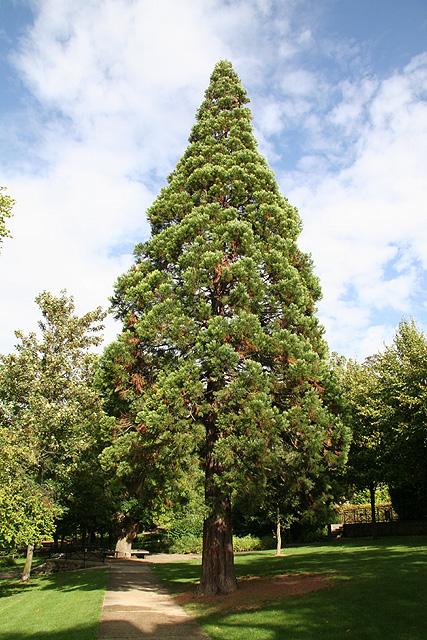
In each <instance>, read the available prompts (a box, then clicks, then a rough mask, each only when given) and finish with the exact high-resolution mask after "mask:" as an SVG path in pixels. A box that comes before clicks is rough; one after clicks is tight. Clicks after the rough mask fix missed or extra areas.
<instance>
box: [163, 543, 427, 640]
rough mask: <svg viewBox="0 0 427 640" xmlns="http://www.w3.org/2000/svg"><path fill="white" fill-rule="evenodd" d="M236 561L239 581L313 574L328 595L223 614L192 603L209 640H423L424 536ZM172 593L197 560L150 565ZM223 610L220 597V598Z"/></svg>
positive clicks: (426, 631)
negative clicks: (325, 580)
mask: <svg viewBox="0 0 427 640" xmlns="http://www.w3.org/2000/svg"><path fill="white" fill-rule="evenodd" d="M273 553H274V552H271V551H261V552H256V553H250V554H242V555H237V556H236V559H235V564H236V573H237V576H238V577H245V576H268V575H278V574H295V573H311V574H313V573H315V574H322V575H326V576H329V577H330V578H332V586H331V587H330V588H329V589H326V590H322V591H317V592H312V593H309V594H306V595H299V596H292V597H288V598H280V597H279V598H276V599H275V600H272V601H269V602H262V603H260V605H259V606H258V607H255V608H252V609H250V610H246V609H245V608H244V607H243V608H239V609H234V610H233V609H228V610H226V611H224V610H220V608H219V607H218V606H217V607H216V606H215V603H212V601H209V602H204V601H203V600H202V599H200V598H197V599H195V600H194V601H192V602H191V604H189V605H188V606H187V610H188V611H189V612H190V613H191V614H192V615H193V616H194V617H195V618H196V619H197V621H198V622H199V623H200V624H201V626H202V627H203V629H204V630H205V631H206V632H207V633H208V634H209V636H210V637H211V638H212V640H284V639H286V640H314V639H318V638H325V639H327V640H343V639H345V640H347V639H348V640H425V639H426V638H427V538H425V537H423V538H420V537H419V538H412V539H408V538H404V539H402V538H400V539H397V538H394V539H379V540H375V541H373V540H361V541H340V540H339V541H336V542H334V543H325V544H320V545H310V546H303V547H293V548H288V549H285V550H284V554H286V555H284V556H283V557H281V558H275V557H273V555H272V554H273ZM153 568H154V570H155V572H156V574H157V575H158V577H159V578H160V579H161V580H162V581H163V582H165V584H166V585H167V586H168V587H169V588H170V589H171V590H172V591H174V592H175V593H179V592H182V591H185V590H187V589H188V586H189V582H194V583H196V582H197V580H198V578H199V574H200V561H194V560H193V561H191V560H189V561H188V562H185V563H174V564H172V563H171V564H158V565H154V567H153ZM222 605H223V599H222Z"/></svg>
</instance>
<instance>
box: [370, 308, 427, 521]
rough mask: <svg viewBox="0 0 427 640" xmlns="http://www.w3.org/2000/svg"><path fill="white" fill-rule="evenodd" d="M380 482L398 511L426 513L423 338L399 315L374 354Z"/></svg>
mask: <svg viewBox="0 0 427 640" xmlns="http://www.w3.org/2000/svg"><path fill="white" fill-rule="evenodd" d="M374 369H375V371H376V373H377V375H378V379H379V382H378V384H379V401H380V406H379V407H378V409H379V411H380V413H381V425H382V433H383V438H384V441H385V444H386V448H385V451H383V456H384V459H385V463H386V464H385V468H386V474H385V477H386V482H387V484H388V485H389V489H390V495H391V499H392V502H393V507H394V509H395V510H396V511H397V513H398V514H399V517H400V518H402V519H407V520H420V519H424V518H426V517H427V338H426V335H425V334H424V332H423V331H421V330H419V329H418V328H417V326H416V324H415V322H414V321H413V320H411V321H408V320H406V319H403V320H402V321H401V322H400V324H399V327H398V329H397V331H396V334H395V337H394V340H393V344H392V345H391V346H390V347H388V348H387V349H386V350H385V351H384V353H383V354H379V355H378V356H376V358H375V360H374Z"/></svg>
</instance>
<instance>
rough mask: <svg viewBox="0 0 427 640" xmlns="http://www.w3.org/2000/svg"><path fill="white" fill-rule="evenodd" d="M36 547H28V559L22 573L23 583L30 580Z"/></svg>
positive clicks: (30, 545)
mask: <svg viewBox="0 0 427 640" xmlns="http://www.w3.org/2000/svg"><path fill="white" fill-rule="evenodd" d="M33 553H34V545H33V544H29V545H27V557H26V559H25V566H24V571H23V572H22V578H21V580H22V582H28V580H29V579H30V573H31V565H32V564H33Z"/></svg>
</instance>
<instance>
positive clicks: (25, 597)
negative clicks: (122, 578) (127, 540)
mask: <svg viewBox="0 0 427 640" xmlns="http://www.w3.org/2000/svg"><path fill="white" fill-rule="evenodd" d="M107 578H108V570H106V569H92V570H82V571H70V572H65V573H54V574H50V575H48V576H40V577H33V578H32V579H31V581H30V582H29V583H27V584H23V583H21V582H20V581H19V580H13V581H12V580H7V581H6V580H0V639H1V640H24V639H25V640H28V639H30V638H31V640H32V639H34V640H95V638H96V636H97V632H98V624H99V619H100V614H101V608H102V602H103V598H104V592H105V587H106V584H107Z"/></svg>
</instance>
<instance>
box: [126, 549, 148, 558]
mask: <svg viewBox="0 0 427 640" xmlns="http://www.w3.org/2000/svg"><path fill="white" fill-rule="evenodd" d="M130 553H131V556H135V557H136V558H142V559H143V560H144V558H145V556H148V555H149V553H150V552H149V551H144V550H143V549H132V551H131V552H130Z"/></svg>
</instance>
